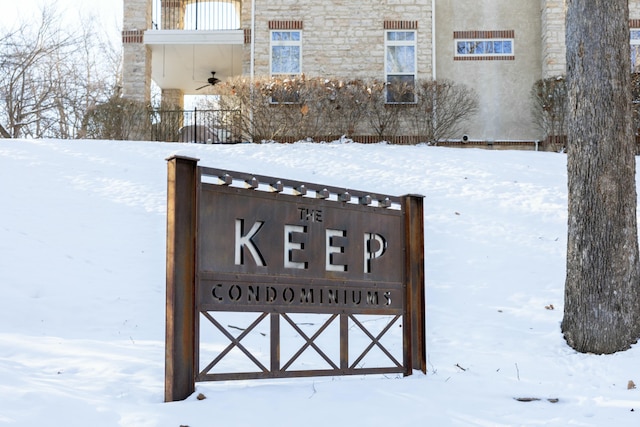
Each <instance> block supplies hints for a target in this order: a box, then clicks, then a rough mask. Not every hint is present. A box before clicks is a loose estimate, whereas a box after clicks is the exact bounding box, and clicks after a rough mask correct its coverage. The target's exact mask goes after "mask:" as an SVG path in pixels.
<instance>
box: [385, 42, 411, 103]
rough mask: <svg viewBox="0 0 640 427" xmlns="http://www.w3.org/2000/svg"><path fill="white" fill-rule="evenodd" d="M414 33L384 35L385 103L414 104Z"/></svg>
mask: <svg viewBox="0 0 640 427" xmlns="http://www.w3.org/2000/svg"><path fill="white" fill-rule="evenodd" d="M417 68H418V67H417V63H416V32H415V31H397V30H393V31H391V30H389V31H386V34H385V66H384V69H385V81H386V83H387V102H388V103H392V104H403V103H414V102H415V101H416V98H415V94H414V89H415V82H416V70H417Z"/></svg>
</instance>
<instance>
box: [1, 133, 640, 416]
mask: <svg viewBox="0 0 640 427" xmlns="http://www.w3.org/2000/svg"><path fill="white" fill-rule="evenodd" d="M172 154H181V155H187V156H192V157H197V158H199V159H201V161H200V164H201V165H203V166H211V167H217V168H225V169H231V170H239V171H246V172H250V173H256V174H262V175H272V176H279V177H285V178H290V179H296V180H301V181H309V182H318V183H322V184H326V185H334V186H340V187H348V188H355V189H361V190H369V191H376V192H379V193H386V194H394V195H403V194H408V193H419V194H423V195H424V196H425V218H424V219H425V268H426V298H427V333H426V342H427V358H428V373H427V375H423V374H421V373H416V374H414V375H412V376H410V377H406V378H401V377H397V376H367V377H363V376H352V377H321V378H303V379H287V380H262V381H235V382H206V383H198V384H197V386H196V389H197V390H196V393H195V394H194V395H193V396H191V397H190V398H188V399H187V400H186V401H183V402H175V403H163V397H164V390H163V382H164V304H165V227H166V224H165V221H166V219H165V210H166V162H165V159H166V158H167V157H169V156H170V155H172ZM565 169H566V158H565V156H564V155H560V154H553V153H539V152H523V151H489V150H476V149H449V148H438V147H428V146H406V147H404V146H391V145H385V144H376V145H360V144H352V143H332V144H308V143H297V144H292V145H279V144H264V145H253V144H242V145H234V146H211V145H208V146H204V145H186V144H167V143H151V142H110V141H56V140H2V139H0V200H1V202H0V290H1V294H0V425H1V426H5V425H6V426H38V427H41V426H65V427H70V426H83V427H85V426H91V427H98V426H136V427H138V426H173V427H178V426H181V425H183V426H190V427H198V426H275V425H277V426H300V425H304V426H306V427H312V426H322V427H326V426H365V425H366V426H394V427H397V426H419V425H429V426H439V427H440V426H536V425H545V426H638V425H640V390H639V389H633V388H632V389H629V388H628V384H629V381H634V382H635V383H636V384H640V370H639V369H638V361H639V360H640V348H639V346H638V345H636V346H634V347H633V348H632V349H631V350H629V351H626V352H623V353H619V354H615V355H610V356H598V355H585V354H578V353H576V352H574V351H572V350H571V349H570V348H569V347H568V346H567V345H566V344H565V342H564V340H563V338H562V335H561V333H560V321H561V319H562V311H563V286H564V272H565V266H564V263H565V246H566V172H565ZM199 393H201V394H202V395H204V397H206V399H204V400H198V399H197V398H196V395H198V394H199ZM517 398H535V399H539V400H534V401H530V402H521V401H518V400H516V399H517ZM556 399H557V401H556Z"/></svg>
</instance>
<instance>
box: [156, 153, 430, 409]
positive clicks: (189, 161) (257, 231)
mask: <svg viewBox="0 0 640 427" xmlns="http://www.w3.org/2000/svg"><path fill="white" fill-rule="evenodd" d="M167 161H168V176H167V185H168V187H167V297H166V349H165V401H167V402H170V401H176V400H183V399H185V398H186V397H188V396H189V395H190V394H192V393H193V392H194V390H195V382H196V381H215V380H230V379H258V378H285V377H302V376H322V375H353V374H372V373H402V374H403V375H410V374H411V372H412V370H413V369H418V370H421V371H422V372H426V348H425V338H424V334H425V294H424V228H423V197H422V196H419V195H406V196H402V197H396V196H388V195H381V194H374V193H368V192H363V191H357V190H348V189H345V188H337V187H332V186H324V185H319V184H311V183H306V182H300V181H294V180H286V179H281V178H274V177H268V176H261V175H252V174H247V173H242V172H234V171H225V170H220V169H212V168H206V167H200V166H198V159H194V158H189V157H182V156H174V157H171V158H169V159H167ZM224 312H243V313H244V312H250V313H255V314H256V316H257V317H256V319H255V320H254V321H253V323H251V324H250V325H249V326H248V327H247V328H246V329H244V331H242V333H241V334H239V335H238V334H237V335H234V334H232V333H231V332H230V331H229V330H228V329H227V328H226V327H225V326H224V325H223V324H222V323H221V322H220V321H219V320H218V319H217V318H216V317H217V313H224ZM292 313H317V314H325V315H326V316H327V318H326V320H325V321H324V322H323V323H322V325H320V327H319V328H318V329H317V330H316V331H315V333H313V334H307V333H305V331H303V330H302V329H301V328H300V327H299V326H298V325H296V323H295V322H294V321H293V320H292V319H291V316H290V314H292ZM366 314H379V315H385V316H388V318H389V321H388V323H387V324H386V325H385V327H384V328H382V330H380V331H378V332H377V333H372V332H371V331H369V329H368V328H367V327H366V326H365V325H363V322H361V321H360V320H359V319H358V315H366ZM201 317H202V318H204V319H206V320H207V321H208V322H209V323H210V324H212V325H213V326H214V327H215V328H217V330H219V332H220V333H221V334H222V335H223V336H225V337H226V338H227V339H228V340H229V344H228V345H227V347H226V348H225V349H224V350H223V351H221V352H220V353H219V354H218V356H217V357H216V358H214V359H213V360H212V361H211V362H210V363H208V365H207V366H206V367H205V368H204V369H203V370H202V371H199V366H200V365H199V362H200V361H199V357H200V356H199V347H200V343H199V339H198V337H199V329H200V318H201ZM263 321H265V322H268V323H269V325H270V326H269V327H270V334H269V335H270V354H269V359H270V360H269V363H267V364H265V363H262V362H261V361H259V360H258V359H257V358H256V357H255V356H254V355H253V354H252V353H251V351H250V349H248V348H247V347H246V346H245V345H244V344H243V342H242V340H243V339H244V338H245V337H246V336H247V335H248V334H250V333H251V332H252V331H254V330H255V328H256V326H257V325H258V324H260V323H261V322H263ZM283 322H284V323H283ZM399 323H400V324H401V325H402V327H403V338H402V347H403V349H402V360H401V361H399V360H397V358H396V357H394V355H393V354H391V352H390V351H389V350H388V349H387V348H385V346H384V344H383V343H382V342H381V339H382V337H383V336H384V335H385V334H386V333H387V332H388V331H389V330H390V328H391V327H392V326H394V325H398V324H399ZM281 324H284V325H288V326H290V327H291V328H293V329H294V330H295V331H296V333H297V334H298V335H299V336H300V337H302V339H303V341H304V344H303V345H302V346H301V347H300V349H298V351H297V352H295V353H294V354H293V355H292V356H291V357H289V358H288V359H287V358H285V359H282V358H281V354H280V326H281ZM336 324H337V328H338V330H339V340H340V343H339V349H340V351H339V357H338V359H339V360H333V359H332V358H331V357H329V356H328V355H327V352H326V350H325V349H322V348H321V347H320V346H319V345H318V344H317V343H316V341H315V340H316V338H317V337H318V336H319V335H321V334H322V333H323V331H325V330H326V329H327V328H328V327H330V326H331V325H336ZM350 324H351V325H352V327H353V328H355V329H357V330H358V331H359V332H361V333H363V334H365V335H366V336H367V337H368V339H369V340H370V343H369V345H368V346H367V347H366V348H365V349H364V351H362V352H361V354H359V355H354V354H351V355H350V354H349V325H350ZM310 348H311V349H313V350H314V351H315V352H316V353H317V354H318V355H319V356H320V357H321V358H322V359H323V360H324V361H325V362H326V363H327V365H328V366H329V368H328V369H316V370H292V369H291V367H292V365H293V363H294V362H295V360H296V359H297V358H298V357H299V356H300V355H301V354H302V353H303V352H304V351H305V350H307V349H310ZM373 348H376V349H378V350H380V351H381V352H382V353H383V354H385V355H386V356H387V357H388V358H389V362H390V365H389V366H382V367H368V368H363V367H360V366H359V363H360V361H361V360H362V359H363V358H364V357H365V356H366V355H367V353H368V352H369V351H370V350H371V349H373ZM233 349H237V350H239V351H240V352H242V353H243V354H244V355H246V356H247V357H248V358H249V359H250V360H251V361H252V362H253V363H254V364H255V367H256V368H257V370H256V371H255V372H240V373H238V372H230V373H219V372H218V373H213V372H212V368H213V367H215V366H216V365H217V364H218V363H219V362H220V361H221V360H222V359H223V358H224V356H225V355H226V354H228V353H229V352H230V351H231V350H233Z"/></svg>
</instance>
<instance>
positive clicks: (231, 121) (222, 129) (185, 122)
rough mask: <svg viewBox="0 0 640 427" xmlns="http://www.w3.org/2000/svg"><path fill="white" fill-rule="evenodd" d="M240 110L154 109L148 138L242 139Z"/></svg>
mask: <svg viewBox="0 0 640 427" xmlns="http://www.w3.org/2000/svg"><path fill="white" fill-rule="evenodd" d="M240 118H241V117H240V111H239V110H198V109H194V110H154V111H152V113H151V140H152V141H165V142H193V143H199V144H234V143H238V142H241V141H242V135H241V132H240Z"/></svg>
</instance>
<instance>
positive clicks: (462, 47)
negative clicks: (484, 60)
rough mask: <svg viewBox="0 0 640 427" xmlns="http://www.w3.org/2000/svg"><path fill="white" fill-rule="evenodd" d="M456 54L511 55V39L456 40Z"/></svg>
mask: <svg viewBox="0 0 640 427" xmlns="http://www.w3.org/2000/svg"><path fill="white" fill-rule="evenodd" d="M456 55H474V56H478V55H492V56H493V55H513V40H456Z"/></svg>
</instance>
